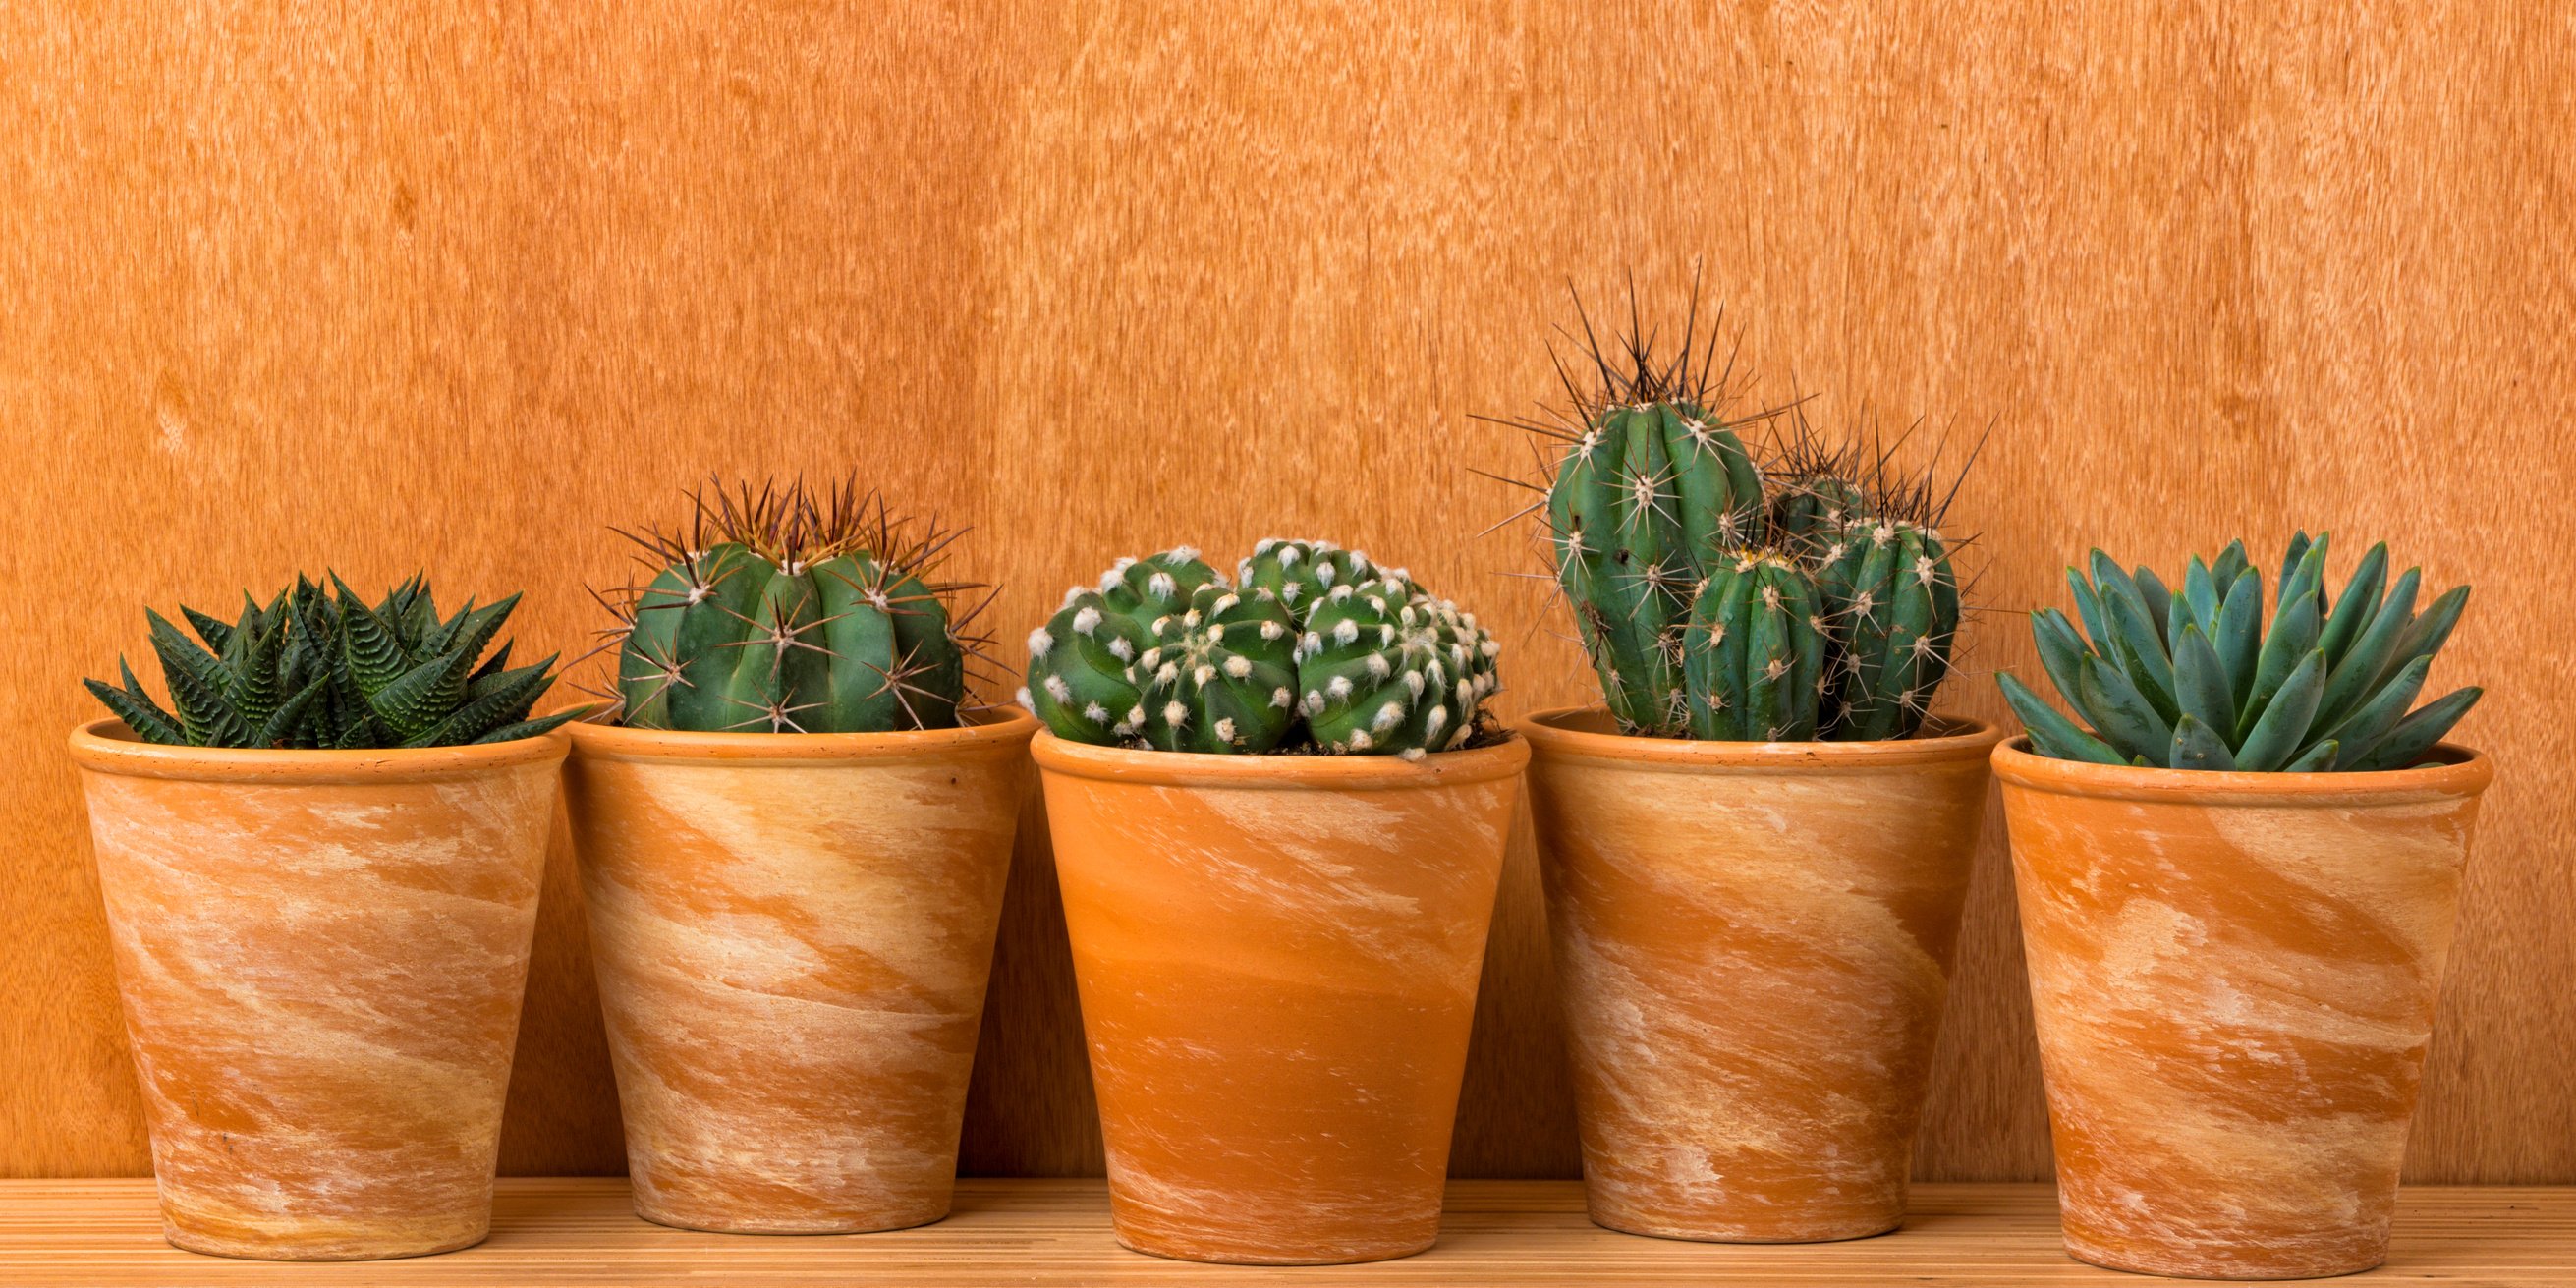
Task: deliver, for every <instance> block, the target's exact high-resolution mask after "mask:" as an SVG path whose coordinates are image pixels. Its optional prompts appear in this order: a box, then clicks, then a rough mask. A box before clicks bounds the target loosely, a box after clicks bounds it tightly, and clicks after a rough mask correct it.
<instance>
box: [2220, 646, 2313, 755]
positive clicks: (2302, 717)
mask: <svg viewBox="0 0 2576 1288" xmlns="http://www.w3.org/2000/svg"><path fill="white" fill-rule="evenodd" d="M2325 691H2326V654H2325V650H2324V649H2310V650H2308V655H2307V656H2306V657H2304V658H2301V659H2300V660H2299V664H2298V665H2297V666H2295V667H2293V668H2291V670H2290V674H2289V678H2287V679H2285V680H2283V681H2282V682H2281V687H2280V691H2279V692H2277V693H2275V694H2273V695H2272V701H2271V704H2270V705H2269V706H2268V707H2266V708H2265V709H2264V712H2263V717H2262V719H2260V720H2257V721H2255V722H2254V728H2253V730H2252V731H2251V732H2249V733H2248V734H2247V735H2246V736H2245V740H2244V743H2243V745H2242V746H2241V747H2240V748H2239V749H2238V750H2237V753H2236V763H2237V765H2238V766H2239V767H2241V768H2244V769H2247V770H2250V771H2252V772H2255V773H2270V772H2272V771H2274V770H2277V769H2279V768H2281V767H2282V766H2283V765H2285V764H2288V763H2289V761H2290V758H2291V757H2293V756H2295V755H2297V754H2298V751H2299V748H2301V747H2303V746H2306V745H2307V741H2308V722H2309V721H2310V720H2312V719H2314V718H2315V717H2316V714H2317V703H2318V701H2319V700H2320V699H2321V698H2323V697H2324V696H2325Z"/></svg>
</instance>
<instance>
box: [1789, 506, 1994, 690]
mask: <svg viewBox="0 0 2576 1288" xmlns="http://www.w3.org/2000/svg"><path fill="white" fill-rule="evenodd" d="M1814 566H1815V569H1816V588H1817V590H1818V592H1819V593H1820V594H1821V595H1822V597H1823V601H1824V606H1825V615H1826V621H1827V623H1828V624H1829V627H1830V633H1831V636H1832V639H1833V642H1834V648H1833V661H1832V663H1831V665H1830V667H1829V669H1828V672H1827V675H1826V716H1825V719H1826V723H1827V725H1828V727H1829V728H1830V731H1831V732H1830V736H1831V737H1833V738H1835V739H1837V740H1842V741H1877V740H1881V739H1888V738H1910V737H1913V736H1914V735H1915V734H1916V733H1917V732H1919V731H1920V730H1921V729H1922V727H1923V722H1924V719H1925V718H1926V717H1927V716H1928V715H1929V714H1930V713H1931V704H1932V694H1933V692H1934V691H1935V690H1937V689H1938V688H1940V686H1941V681H1942V680H1944V679H1946V678H1948V676H1949V674H1950V650H1951V645H1952V643H1953V642H1954V641H1955V639H1956V638H1957V636H1958V631H1959V581H1958V575H1957V573H1955V572H1954V571H1952V569H1951V566H1950V553H1949V547H1948V546H1947V545H1946V544H1945V543H1944V542H1943V541H1942V540H1941V535H1940V534H1939V533H1937V532H1935V531H1933V530H1932V529H1931V528H1928V527H1925V526H1923V525H1921V524H1917V523H1911V522H1907V521H1905V520H1902V519H1877V518H1859V519H1851V520H1846V521H1845V522H1844V523H1843V525H1842V527H1841V528H1840V530H1839V532H1838V534H1837V535H1836V536H1835V537H1834V538H1833V539H1831V540H1830V541H1828V542H1827V543H1826V545H1825V546H1824V547H1823V548H1822V549H1821V550H1820V551H1818V552H1817V554H1816V556H1815V560H1814Z"/></svg>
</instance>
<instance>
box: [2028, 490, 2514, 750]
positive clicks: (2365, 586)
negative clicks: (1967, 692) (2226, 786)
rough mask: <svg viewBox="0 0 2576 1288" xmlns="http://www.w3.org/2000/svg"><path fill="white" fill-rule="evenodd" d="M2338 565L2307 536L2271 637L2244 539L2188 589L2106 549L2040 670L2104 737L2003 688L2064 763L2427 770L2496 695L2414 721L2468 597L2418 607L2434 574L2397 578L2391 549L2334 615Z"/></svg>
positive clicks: (2471, 693)
mask: <svg viewBox="0 0 2576 1288" xmlns="http://www.w3.org/2000/svg"><path fill="white" fill-rule="evenodd" d="M2325 559H2326V537H2325V536H2324V535H2323V534H2320V535H2319V536H2318V537H2317V538H2316V539H2315V540H2314V541H2310V540H2309V539H2308V535H2307V534H2306V533H2305V532H2302V533H2300V534H2298V536H2296V537H2294V538H2292V540H2291V542H2290V547H2289V553H2288V555H2287V556H2286V557H2285V558H2284V559H2283V560H2282V564H2281V580H2280V583H2279V590H2278V592H2277V596H2276V598H2275V601H2274V607H2275V609H2276V610H2277V615H2276V616H2275V618H2274V619H2273V621H2272V623H2271V625H2270V627H2269V628H2268V629H2266V627H2265V625H2264V622H2263V612H2264V602H2263V575H2262V573H2261V572H2259V571H2258V570H2256V569H2255V568H2254V567H2253V566H2252V565H2251V564H2250V563H2249V562H2248V560H2247V559H2246V556H2245V544H2244V543H2243V542H2241V541H2239V542H2235V543H2233V544H2231V545H2229V546H2228V547H2227V549H2226V550H2225V551H2224V552H2222V553H2221V554H2220V555H2219V556H2218V558H2217V559H2216V560H2214V561H2210V562H2206V563H2204V562H2203V561H2202V560H2201V559H2200V558H2199V557H2198V556H2194V557H2193V558H2192V561H2191V564H2190V566H2189V568H2188V569H2187V570H2186V571H2185V573H2184V575H2183V580H2182V588H2181V589H2180V590H2179V591H2175V590H2173V589H2170V588H2169V586H2168V584H2167V583H2166V582H2165V581H2164V580H2163V579H2162V578H2160V577H2158V576H2156V574H2155V573H2154V572H2153V571H2151V570H2149V569H2147V568H2143V567H2141V568H2139V569H2137V570H2136V571H2135V572H2124V571H2122V570H2121V568H2120V565H2119V564H2118V563H2116V562H2114V561H2113V560H2112V559H2111V558H2110V557H2109V556H2107V555H2105V554H2103V553H2102V552H2101V551H2099V550H2096V551H2094V552H2093V556H2092V560H2091V576H2090V577H2087V576H2086V575H2084V574H2083V573H2081V572H2078V571H2077V570H2076V569H2073V568H2069V569H2067V570H2066V579H2067V584H2068V586H2069V587H2070V588H2071V589H2072V590H2073V591H2074V594H2075V604H2076V611H2077V613H2078V615H2079V616H2080V617H2081V618H2082V619H2083V629H2082V630H2081V631H2080V632H2079V631H2078V630H2077V629H2076V625H2075V623H2074V622H2073V621H2071V620H2069V619H2068V618H2067V616H2066V614H2065V613H2063V612H2061V611H2059V610H2057V609H2053V608H2049V609H2041V610H2040V611H2038V612H2035V613H2033V614H2031V633H2032V635H2033V636H2034V637H2036V639H2037V640H2038V642H2039V655H2040V661H2041V664H2042V665H2043V666H2044V667H2045V668H2046V670H2047V671H2048V675H2049V678H2050V679H2051V680H2052V681H2054V682H2055V683H2056V686H2057V690H2058V693H2059V695H2060V696H2062V697H2064V698H2065V699H2066V700H2067V702H2068V704H2069V705H2071V706H2073V707H2074V708H2075V710H2076V711H2077V713H2078V714H2080V715H2082V716H2083V717H2084V719H2085V720H2086V722H2087V723H2089V724H2090V726H2091V728H2090V729H2089V730H2087V729H2084V728H2080V727H2078V726H2077V725H2076V724H2075V722H2073V721H2071V720H2069V719H2067V718H2066V717H2065V716H2063V715H2061V714H2059V713H2058V712H2057V711H2056V709H2055V708H2052V707H2050V706H2049V705H2048V704H2047V703H2046V702H2044V701H2042V700H2041V699H2040V697H2039V695H2038V694H2036V693H2033V692H2031V690H2030V689H2029V688H2028V687H2027V686H2025V685H2023V684H2022V683H2021V682H2020V681H2019V680H2017V679H2015V678H2013V677H2012V676H2010V675H2003V676H1999V677H1997V679H1998V681H1999V682H2000V683H2001V685H2002V686H2003V691H2004V696H2005V698H2006V699H2008V700H2009V701H2010V702H2011V703H2012V707H2013V710H2014V711H2015V712H2017V713H2019V714H2020V716H2021V718H2022V722H2023V723H2024V724H2025V725H2027V726H2029V729H2030V737H2031V745H2032V747H2033V748H2035V749H2036V750H2037V751H2038V752H2039V753H2040V754H2041V755H2045V756H2054V757H2057V758H2059V759H2061V760H2086V761H2093V762H2095V763H2099V764H2106V765H2144V766H2150V767H2162V768H2170V769H2212V770H2228V769H2233V770H2243V771H2249V772H2271V771H2283V772H2289V773H2303V772H2314V771H2326V770H2378V769H2403V768H2406V767H2408V766H2410V765H2414V764H2416V763H2418V762H2419V761H2420V760H2421V759H2422V757H2423V756H2424V754H2425V753H2426V752H2428V751H2430V750H2431V749H2432V747H2433V745H2434V744H2435V743H2437V742H2439V741H2441V738H2442V735H2443V734H2445V733H2448V732H2449V731H2450V729H2451V727H2452V726H2453V725H2455V724H2457V723H2458V722H2459V720H2460V718H2461V717H2462V716H2464V715H2467V714H2468V711H2469V708H2470V707H2472V706H2474V705H2476V704H2477V700H2478V698H2479V696H2480V694H2481V693H2482V690H2480V689H2477V688H2465V689H2459V690H2456V691H2454V692H2452V693H2450V694H2448V695H2446V696H2444V697H2442V698H2439V699H2437V700H2435V701H2433V702H2430V703H2427V704H2425V705H2424V706H2423V707H2421V708H2418V709H2415V710H2414V711H2413V712H2412V713H2411V714H2410V713H2409V711H2408V708H2409V707H2412V706H2413V705H2414V702H2415V698H2416V696H2417V695H2418V694H2419V693H2420V692H2421V691H2422V689H2423V687H2424V677H2425V673H2426V672H2427V671H2428V670H2429V669H2430V668H2431V666H2432V664H2433V655H2434V654H2436V653H2438V652H2440V651H2441V648H2442V645H2443V643H2444V642H2445V641H2447V640H2448V639H2449V638H2450V635H2451V630H2452V628H2453V627H2454V626H2456V625H2458V624H2459V620H2460V613H2461V611H2462V610H2463V609H2464V608H2466V607H2467V604H2468V597H2469V588H2468V587H2466V586H2457V587H2453V588H2452V589H2451V590H2449V591H2446V592H2444V593H2443V594H2442V595H2441V596H2440V597H2438V598H2436V599H2435V600H2434V601H2433V602H2432V603H2431V604H2430V605H2428V606H2427V607H2426V608H2425V609H2424V611H2423V612H2421V613H2418V612H2416V611H2415V601H2416V597H2417V594H2418V593H2419V590H2420V588H2421V584H2422V574H2421V570H2419V569H2414V568H2409V569H2407V570H2406V571H2405V572H2404V573H2402V574H2400V575H2399V576H2398V577H2397V579H2396V580H2395V581H2394V582H2391V581H2390V580H2389V579H2388V563H2389V560H2388V547H2387V545H2386V544H2384V543H2383V544H2380V545H2376V546H2373V547H2371V549H2370V552H2369V553H2368V554H2366V555H2364V556H2362V559H2361V563H2360V565H2359V566H2358V567H2357V568H2355V569H2354V571H2353V575H2352V577H2351V579H2350V580H2348V581H2346V582H2345V583H2344V587H2343V591H2342V593H2341V594H2339V595H2336V596H2333V597H2332V598H2333V607H2332V608H2331V610H2329V609H2328V607H2327V600H2328V596H2327V594H2326V589H2325Z"/></svg>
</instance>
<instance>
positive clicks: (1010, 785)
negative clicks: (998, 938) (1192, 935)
mask: <svg viewBox="0 0 2576 1288" xmlns="http://www.w3.org/2000/svg"><path fill="white" fill-rule="evenodd" d="M567 728H568V730H569V732H570V733H571V736H572V739H573V757H572V763H571V764H570V766H568V767H567V769H566V771H565V797H566V801H567V803H568V805H569V808H570V812H571V815H572V825H573V840H574V848H575V850H576V851H577V852H578V854H579V856H580V863H581V876H582V891H583V894H584V896H585V899H586V902H587V903H588V905H589V919H590V945H591V960H592V962H593V963H594V965H595V966H596V968H597V970H598V972H599V997H600V1004H601V1008H602V1009H603V1010H604V1011H605V1012H606V1015H607V1023H608V1047H609V1054H610V1057H611V1061H612V1063H613V1064H614V1066H615V1069H616V1074H617V1097H618V1104H619V1106H620V1108H621V1109H623V1111H624V1113H625V1119H626V1160H627V1168H628V1170H629V1172H630V1173H631V1174H632V1176H633V1181H634V1187H635V1211H636V1213H637V1215H639V1216H642V1217H643V1218H644V1219H646V1220H648V1221H655V1222H659V1223H661V1224H663V1225H674V1226H683V1227H686V1228H690V1229H697V1230H718V1231H742V1232H761V1233H824V1232H849V1231H862V1230H892V1229H898V1228H901V1227H903V1226H912V1225H921V1224H923V1223H925V1222H929V1221H936V1220H938V1219H940V1218H941V1217H943V1216H946V1215H948V1205H949V1192H950V1189H951V1188H952V1185H953V1183H954V1179H955V1176H956V1172H957V1134H958V1125H959V1122H960V1121H961V1119H962V1118H963V1117H964V1114H965V1108H966V1079H967V1073H968V1070H969V1068H970V1067H971V1066H972V1064H973V1063H974V1059H975V1035H976V1030H977V1027H978V1025H979V1023H980V1019H981V1016H982V1014H983V1007H984V983H985V979H986V977H987V976H988V975H989V973H990V972H991V968H992V958H993V935H994V930H995V927H996V925H997V924H998V922H999V920H1000V917H1001V909H1002V887H1003V883H1004V880H1005V879H1006V878H1007V877H1008V875H1009V873H1010V867H1011V837H1012V833H1013V832H1014V830H1015V829H1016V826H1017V823H1018V820H1019V810H1020V805H1021V801H1022V798H1023V797H1024V796H1025V794H1026V792H1027V788H1028V760H1027V756H1026V754H1025V751H1024V748H1025V746H1026V745H1027V743H1028V740H1029V735H1030V733H1032V732H1033V731H1035V730H1036V728H1037V721H1036V719H1034V718H1033V717H1031V716H1028V715H1026V714H1024V713H1019V712H1013V713H1011V714H1009V715H1007V716H997V717H996V718H995V719H993V720H991V721H989V722H986V723H980V724H973V725H969V726H966V727H964V728H958V729H933V730H921V731H915V732H906V733H826V734H772V733H677V732H669V731H664V730H652V729H625V728H618V727H615V726H610V725H596V724H578V723H576V724H573V725H570V726H567Z"/></svg>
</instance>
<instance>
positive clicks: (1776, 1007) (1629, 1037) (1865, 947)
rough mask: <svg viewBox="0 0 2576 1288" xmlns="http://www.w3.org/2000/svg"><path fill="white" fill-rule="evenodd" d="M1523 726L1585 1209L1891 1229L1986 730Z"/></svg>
mask: <svg viewBox="0 0 2576 1288" xmlns="http://www.w3.org/2000/svg"><path fill="white" fill-rule="evenodd" d="M1521 732H1522V734H1523V735H1524V736H1526V737H1527V738H1528V739H1529V742H1530V747H1531V752H1532V759H1531V763H1530V805H1531V812H1532V815H1533V816H1534V818H1535V820H1536V822H1537V826H1538V842H1539V859H1540V870H1541V874H1542V876H1543V878H1544V879H1545V882H1546V885H1547V900H1548V924H1549V928H1550V931H1551V939H1552V943H1553V949H1554V956H1555V960H1556V969H1557V975H1558V982H1559V989H1560V991H1561V993H1562V996H1563V1000H1564V1006H1565V1014H1566V1024H1567V1030H1568V1033H1569V1036H1570V1038H1571V1045H1572V1051H1573V1063H1574V1093H1575V1113H1576V1118H1577V1122H1578V1125H1579V1128H1580V1130H1581V1134H1582V1139H1583V1184H1584V1197H1585V1202H1586V1205H1587V1206H1588V1207H1589V1208H1590V1209H1591V1213H1592V1219H1593V1220H1594V1221H1595V1222H1597V1223H1599V1224H1601V1225H1604V1226H1608V1227H1609V1228H1611V1229H1614V1230H1625V1231H1629V1232H1631V1233H1635V1234H1651V1235H1659V1236H1662V1237H1665V1238H1674V1239H1702V1240H1713V1241H1727V1242H1746V1243H1788V1242H1805V1241H1811V1240H1824V1239H1850V1238H1857V1237H1860V1236H1862V1235H1871V1234H1880V1233H1883V1232H1885V1231H1888V1230H1892V1229H1895V1228H1896V1227H1897V1225H1898V1224H1899V1223H1900V1222H1902V1221H1903V1220H1904V1218H1905V1184H1906V1177H1907V1173H1908V1171H1909V1170H1910V1166H1911V1163H1912V1160H1913V1151H1914V1132H1915V1127H1916V1125H1917V1123H1918V1122H1919V1120H1920V1119H1921V1116H1922V1110H1923V1096H1924V1089H1925V1076H1926V1072H1927V1070H1928V1068H1929V1066H1930V1064H1931V1060H1932V1045H1933V1040H1934V1038H1935V1037H1936V1036H1937V1035H1938V1033H1939V1031H1940V1024H1941V1006H1942V1001H1943V999H1944V997H1945V996H1946V995H1947V992H1948V972H1949V967H1950V954H1951V948H1952V945H1953V943H1954V941H1955V940H1956V938H1957V935H1958V929H1959V912H1960V908H1961V906H1962V904H1963V903H1964V901H1965V899H1966V897H1967V889H1968V874H1969V868H1970V864H1971V862H1972V860H1973V859H1974V857H1975V853H1976V845H1977V831H1978V827H1979V824H1980V823H1981V821H1982V819H1983V817H1984V814H1985V806H1986V790H1987V777H1988V773H1987V755H1988V753H1989V752H1991V751H1992V749H1993V747H1994V745H1995V742H1996V740H1997V738H1998V737H2000V735H1999V734H1998V733H1997V732H1996V731H1995V730H1994V729H1993V728H1992V727H1991V726H1988V725H1982V724H1973V723H1967V722H1950V723H1949V724H1948V725H1947V727H1946V728H1944V729H1942V730H1940V731H1938V736H1927V737H1920V738H1910V739H1904V740H1901V741H1890V742H1797V743H1752V742H1689V741H1681V740H1676V739H1669V738H1638V737H1628V736H1624V735H1621V734H1619V733H1618V732H1617V726H1616V725H1615V724H1613V723H1612V721H1611V719H1610V716H1609V713H1608V712H1607V711H1606V710H1604V709H1603V708H1601V707H1597V706H1595V707H1589V708H1581V709H1577V708H1566V709H1562V710H1556V711H1542V712H1539V713H1537V714H1535V715H1532V716H1530V717H1529V718H1528V719H1527V720H1526V721H1524V722H1523V723H1522V725H1521Z"/></svg>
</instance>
